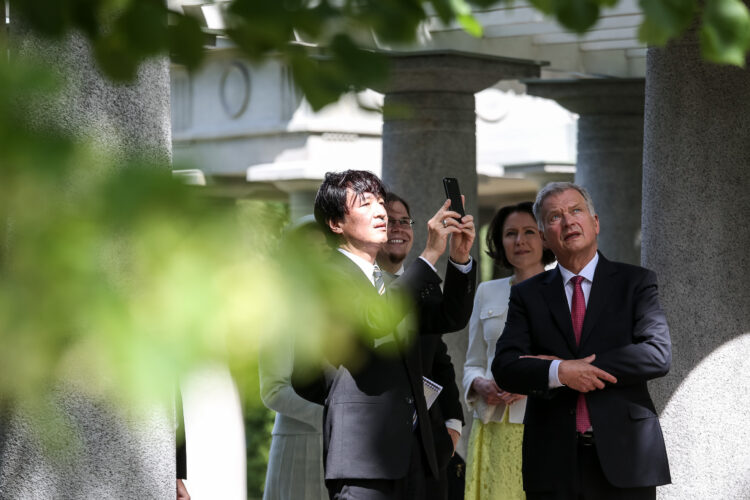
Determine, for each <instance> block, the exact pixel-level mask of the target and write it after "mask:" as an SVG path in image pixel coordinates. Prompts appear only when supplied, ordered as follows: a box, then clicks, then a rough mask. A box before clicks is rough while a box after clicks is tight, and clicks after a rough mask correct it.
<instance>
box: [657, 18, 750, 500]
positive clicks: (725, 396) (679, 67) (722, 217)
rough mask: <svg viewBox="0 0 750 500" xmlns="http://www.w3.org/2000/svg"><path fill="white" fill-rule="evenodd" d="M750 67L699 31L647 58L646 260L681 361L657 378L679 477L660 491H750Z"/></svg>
mask: <svg viewBox="0 0 750 500" xmlns="http://www.w3.org/2000/svg"><path fill="white" fill-rule="evenodd" d="M749 89H750V71H748V70H747V69H741V68H737V67H728V66H718V65H715V64H710V63H707V62H704V61H702V60H701V55H700V48H699V46H698V42H697V36H696V35H695V34H694V33H690V34H688V35H687V36H686V37H684V38H683V39H680V40H678V41H676V42H673V43H671V44H669V45H668V46H666V47H665V48H650V49H649V50H648V57H647V73H646V106H645V125H644V131H645V139H644V155H643V159H644V165H643V248H642V252H643V264H644V265H645V266H646V267H648V268H650V269H653V270H654V271H656V273H657V275H658V278H659V287H660V295H661V302H662V305H663V307H664V309H665V311H666V314H667V318H668V321H669V326H670V332H671V335H672V354H673V361H672V369H671V371H670V373H669V374H668V375H667V376H666V377H665V378H663V379H659V380H657V381H654V382H653V383H652V394H653V395H654V396H655V401H656V403H657V407H658V408H659V409H660V411H661V422H662V427H663V430H664V434H665V439H666V442H667V451H668V454H669V460H670V466H671V470H672V483H673V484H672V485H671V486H665V487H662V488H659V498H661V499H684V498H722V499H740V498H747V495H748V491H750V420H748V401H750V365H749V364H748V353H749V352H750V286H748V283H747V276H748V275H750V259H748V248H749V247H750V224H748V222H747V214H748V213H750V194H748V189H750V93H749V92H748V90H749Z"/></svg>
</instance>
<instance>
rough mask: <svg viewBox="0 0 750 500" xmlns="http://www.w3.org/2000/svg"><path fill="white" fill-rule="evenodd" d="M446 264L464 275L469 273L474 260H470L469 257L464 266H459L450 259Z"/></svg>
mask: <svg viewBox="0 0 750 500" xmlns="http://www.w3.org/2000/svg"><path fill="white" fill-rule="evenodd" d="M448 262H450V263H451V264H453V265H454V266H456V269H458V270H459V271H461V272H462V273H464V274H466V273H468V272H469V271H471V266H472V265H473V264H474V259H472V258H471V256H469V262H467V263H466V264H459V263H457V262H453V261H452V260H451V259H450V258H449V259H448Z"/></svg>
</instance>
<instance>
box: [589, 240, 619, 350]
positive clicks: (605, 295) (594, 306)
mask: <svg viewBox="0 0 750 500" xmlns="http://www.w3.org/2000/svg"><path fill="white" fill-rule="evenodd" d="M616 272H617V268H616V267H615V266H613V265H612V263H611V262H610V261H608V260H607V259H605V258H604V256H603V255H602V254H601V253H600V254H599V263H598V264H597V265H596V271H594V282H593V283H592V284H591V294H590V295H589V303H588V304H587V305H586V316H585V317H584V318H583V330H582V331H581V345H584V343H585V342H586V341H587V340H588V338H589V337H590V336H591V332H592V331H593V329H594V325H595V324H596V322H597V320H598V319H599V316H600V315H601V313H602V311H603V310H604V306H605V305H607V300H609V297H610V296H611V295H612V294H611V290H612V287H613V286H614V284H613V281H614V280H613V279H612V278H610V275H612V274H614V273H616Z"/></svg>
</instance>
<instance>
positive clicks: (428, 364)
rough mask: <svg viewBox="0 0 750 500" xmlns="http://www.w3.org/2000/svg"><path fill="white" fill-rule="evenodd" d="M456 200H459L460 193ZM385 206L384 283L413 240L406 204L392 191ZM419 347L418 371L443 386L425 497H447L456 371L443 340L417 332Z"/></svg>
mask: <svg viewBox="0 0 750 500" xmlns="http://www.w3.org/2000/svg"><path fill="white" fill-rule="evenodd" d="M458 199H459V200H461V198H460V195H459V198H458ZM452 204H453V203H452V202H451V205H452ZM385 208H386V211H387V212H388V240H387V241H386V243H385V244H384V245H383V247H382V248H381V250H380V253H378V257H377V262H378V265H379V266H380V267H381V269H382V270H383V272H384V273H386V276H387V278H388V279H386V284H388V282H389V281H392V280H395V279H396V278H398V277H399V276H401V275H402V274H403V273H404V270H405V268H404V261H405V260H406V258H407V256H408V255H409V252H410V251H411V247H412V244H413V243H414V230H413V229H412V226H413V225H414V220H412V218H411V211H410V209H409V204H408V203H407V202H406V200H404V199H403V198H401V197H400V196H398V195H396V194H394V193H391V192H389V193H387V194H386V198H385ZM407 323H408V322H407ZM400 326H401V325H400ZM419 350H420V354H421V361H422V374H423V375H424V376H425V377H427V378H429V379H430V380H432V381H434V382H435V383H437V384H439V385H440V386H441V387H442V388H443V389H442V390H441V391H440V394H439V395H438V397H437V400H436V401H435V403H434V404H433V405H432V407H430V409H429V413H430V417H431V419H432V421H431V424H432V433H433V436H434V438H435V452H436V454H437V464H438V469H439V471H440V477H439V479H434V478H431V477H428V478H427V481H426V492H427V498H429V499H431V500H432V499H434V500H441V499H444V500H447V498H448V490H449V487H450V486H449V480H448V470H447V469H448V462H449V461H450V459H451V457H452V456H453V454H454V452H455V451H456V445H457V444H458V440H459V439H460V438H461V429H462V427H463V424H464V413H463V407H462V406H461V401H460V393H459V390H458V386H457V385H456V372H455V370H454V368H453V363H452V362H451V357H450V356H449V355H448V346H447V345H446V344H445V342H443V339H442V336H441V335H420V337H419Z"/></svg>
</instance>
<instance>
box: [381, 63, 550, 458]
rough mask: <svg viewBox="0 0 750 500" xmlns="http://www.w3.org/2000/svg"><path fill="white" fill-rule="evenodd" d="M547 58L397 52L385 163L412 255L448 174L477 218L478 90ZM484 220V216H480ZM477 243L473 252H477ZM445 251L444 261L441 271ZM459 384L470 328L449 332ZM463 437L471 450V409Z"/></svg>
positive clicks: (388, 94)
mask: <svg viewBox="0 0 750 500" xmlns="http://www.w3.org/2000/svg"><path fill="white" fill-rule="evenodd" d="M541 64H542V63H539V62H534V61H528V60H519V59H509V58H502V57H491V56H480V55H476V54H465V53H460V52H454V51H428V52H413V53H400V54H395V55H391V77H390V81H389V83H388V84H387V86H386V87H385V88H384V89H378V90H383V91H384V93H385V113H384V118H383V170H382V177H383V181H384V182H385V184H386V185H387V186H388V188H390V189H391V190H393V191H394V192H396V193H397V194H399V195H400V196H402V197H403V198H404V199H405V200H406V201H407V202H408V203H409V205H410V207H411V213H412V217H413V218H414V220H416V224H415V225H414V246H413V249H412V255H410V256H409V258H408V259H407V263H408V262H411V261H413V260H414V259H415V258H416V257H417V256H418V255H419V253H421V252H422V250H423V249H424V245H425V243H426V241H427V230H426V223H427V221H428V220H429V219H430V217H432V216H433V215H434V214H435V212H436V211H437V210H438V208H440V206H441V205H442V203H443V202H445V200H446V196H445V191H444V189H443V181H442V179H443V177H455V178H457V179H458V182H459V185H460V187H461V191H462V192H463V193H464V195H465V196H466V207H465V208H466V212H467V213H470V214H473V215H474V216H475V218H478V215H479V214H478V209H479V203H478V196H477V173H476V168H477V165H476V113H475V102H474V94H475V93H476V92H479V91H480V90H483V89H485V88H487V87H490V86H492V85H494V84H495V83H497V82H498V81H500V80H504V79H520V78H530V77H537V76H539V72H540V66H541ZM477 223H478V221H477ZM478 248H479V246H478V243H475V244H474V249H473V255H474V258H475V259H476V258H477V257H478ZM446 259H447V257H443V258H442V259H441V260H440V262H438V266H437V267H438V270H439V272H440V273H442V272H443V270H444V269H445V264H446ZM443 339H444V340H445V342H446V344H448V351H449V354H450V356H451V358H452V360H453V365H454V367H455V369H456V377H457V383H458V385H459V387H461V378H462V376H463V362H464V360H465V358H466V347H467V335H466V333H465V332H462V333H457V334H453V335H445V336H443ZM465 414H466V416H467V426H466V427H464V431H463V437H462V440H461V443H459V452H460V453H461V454H462V455H463V456H465V452H466V443H467V440H468V435H469V431H470V429H471V414H470V413H469V412H468V411H465Z"/></svg>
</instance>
